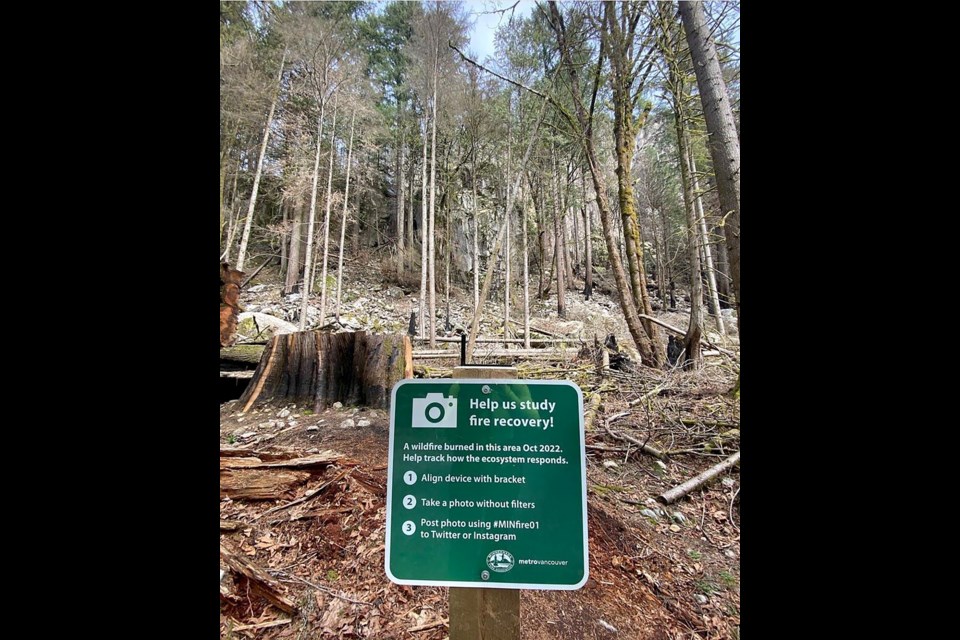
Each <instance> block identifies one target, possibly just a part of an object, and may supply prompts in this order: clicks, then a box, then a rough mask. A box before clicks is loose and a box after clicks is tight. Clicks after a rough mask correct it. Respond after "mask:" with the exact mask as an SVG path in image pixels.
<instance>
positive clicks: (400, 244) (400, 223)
mask: <svg viewBox="0 0 960 640" xmlns="http://www.w3.org/2000/svg"><path fill="white" fill-rule="evenodd" d="M398 109H399V105H398ZM397 120H398V122H397V125H398V126H399V125H400V123H399V120H400V117H399V116H397ZM351 126H352V125H351ZM404 142H405V136H404V131H403V129H402V128H401V129H400V147H399V148H398V149H397V174H396V175H397V252H398V253H399V254H400V265H399V266H400V273H401V274H402V273H403V271H404V267H405V264H404V262H403V254H404V252H405V250H406V243H405V242H404V237H403V233H404V219H403V214H404V209H403V143H404Z"/></svg>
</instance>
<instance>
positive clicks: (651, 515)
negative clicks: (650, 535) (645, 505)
mask: <svg viewBox="0 0 960 640" xmlns="http://www.w3.org/2000/svg"><path fill="white" fill-rule="evenodd" d="M640 515H642V516H643V517H645V518H653V519H654V520H660V516H658V515H657V513H656V512H655V511H651V510H650V509H641V510H640Z"/></svg>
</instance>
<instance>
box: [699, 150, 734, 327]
mask: <svg viewBox="0 0 960 640" xmlns="http://www.w3.org/2000/svg"><path fill="white" fill-rule="evenodd" d="M690 172H691V173H692V174H693V192H694V197H695V198H696V201H697V222H698V225H699V230H698V232H699V233H700V248H701V249H702V250H703V261H704V263H705V264H706V272H707V289H708V290H709V293H710V302H711V304H712V305H713V313H714V316H713V317H714V319H715V320H716V321H717V331H719V332H720V335H721V336H722V335H726V333H727V332H726V329H725V328H724V326H723V314H721V313H720V296H718V295H717V272H716V270H715V269H714V267H713V250H712V249H711V248H710V242H709V241H708V239H707V217H706V215H704V212H703V195H702V194H701V193H700V181H699V180H698V179H697V161H696V160H695V159H694V157H693V153H692V151H691V153H690Z"/></svg>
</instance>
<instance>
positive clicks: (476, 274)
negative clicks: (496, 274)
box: [470, 141, 480, 315]
mask: <svg viewBox="0 0 960 640" xmlns="http://www.w3.org/2000/svg"><path fill="white" fill-rule="evenodd" d="M470 182H471V185H470V186H471V188H472V189H473V201H472V202H473V314H474V315H476V314H478V313H480V207H478V206H477V146H476V141H474V146H473V171H472V172H471V179H470Z"/></svg>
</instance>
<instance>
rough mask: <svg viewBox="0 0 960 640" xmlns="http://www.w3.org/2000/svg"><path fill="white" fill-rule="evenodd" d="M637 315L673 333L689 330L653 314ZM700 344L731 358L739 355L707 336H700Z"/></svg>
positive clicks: (681, 333)
mask: <svg viewBox="0 0 960 640" xmlns="http://www.w3.org/2000/svg"><path fill="white" fill-rule="evenodd" d="M637 316H639V317H640V318H641V319H642V320H649V321H650V322H652V323H653V324H658V325H660V326H661V327H663V328H664V329H666V330H667V331H672V332H673V333H675V334H677V335H678V336H685V335H687V332H686V331H684V330H683V329H678V328H676V327H675V326H673V325H672V324H667V323H666V322H664V321H663V320H659V319H657V318H654V317H653V316H648V315H646V314H645V313H638V314H637ZM700 344H703V345H706V346H708V347H710V348H711V349H713V350H715V351H717V352H719V353H723V354H726V355H728V356H730V357H731V358H735V357H737V354H735V353H734V352H733V351H730V350H729V349H721V348H720V347H718V346H717V345H715V344H713V343H712V342H710V341H709V340H707V339H706V338H700ZM710 355H715V354H710Z"/></svg>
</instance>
